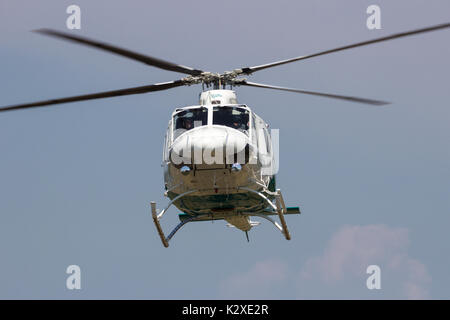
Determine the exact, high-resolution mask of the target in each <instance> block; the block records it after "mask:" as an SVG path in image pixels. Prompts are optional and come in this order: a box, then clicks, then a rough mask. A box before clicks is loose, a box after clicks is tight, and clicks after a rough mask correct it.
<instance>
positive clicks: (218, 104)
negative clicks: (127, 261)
mask: <svg viewBox="0 0 450 320" xmlns="http://www.w3.org/2000/svg"><path fill="white" fill-rule="evenodd" d="M449 27H450V23H445V24H439V25H435V26H431V27H426V28H421V29H416V30H412V31H406V32H401V33H395V34H392V35H389V36H385V37H381V38H376V39H372V40H367V41H363V42H358V43H353V44H350V45H346V46H341V47H338V48H334V49H331V50H325V51H320V52H317V53H314V54H309V55H304V56H298V57H294V58H290V59H285V60H280V61H275V62H271V63H267V64H263V65H257V66H252V67H242V68H238V69H234V70H232V71H226V72H223V73H212V72H208V71H203V70H199V69H195V68H191V67H187V66H184V65H180V64H176V63H173V62H169V61H166V60H162V59H159V58H155V57H152V56H149V55H144V54H140V53H136V52H133V51H130V50H128V49H123V48H120V47H117V46H114V45H110V44H107V43H104V42H100V41H96V40H92V39H89V38H86V37H82V36H78V35H73V34H69V33H65V32H61V31H57V30H52V29H38V30H34V31H35V32H37V33H40V34H43V35H47V36H51V37H55V38H59V39H62V40H68V41H71V42H75V43H78V44H82V45H86V46H89V47H92V48H96V49H100V50H103V51H106V52H110V53H114V54H117V55H119V56H122V57H126V58H129V59H132V60H135V61H138V62H141V63H144V64H146V65H149V66H153V67H157V68H160V69H164V70H167V71H172V72H178V73H182V74H184V75H186V76H185V77H184V78H181V79H178V80H174V81H168V82H162V83H156V84H150V85H144V86H139V87H132V88H125V89H119V90H111V91H104V92H98V93H91V94H84V95H78V96H71V97H65V98H57V99H50V100H45V101H39V102H32V103H25V104H18V105H11V106H4V107H0V112H5V111H13V110H22V109H29V108H36V107H44V106H50V105H56V104H64V103H69V102H77V101H86V100H94V99H102V98H111V97H118V96H125V95H133V94H142V93H148V92H156V91H162V90H167V89H172V88H176V87H181V86H191V85H197V84H201V85H202V91H201V93H200V96H199V104H198V105H192V106H185V107H180V108H176V109H175V110H174V111H173V113H172V115H171V117H170V120H169V123H168V127H167V131H166V134H165V139H164V148H163V156H162V167H163V172H164V189H165V192H164V195H165V196H166V197H168V198H169V202H168V204H167V205H166V207H165V208H164V209H163V210H158V209H157V208H156V202H154V201H151V202H150V208H151V214H152V219H153V222H154V224H155V227H156V230H157V232H158V234H159V236H160V238H161V242H162V244H163V245H164V247H168V246H169V241H170V240H171V239H172V238H173V236H174V235H175V233H176V232H177V231H178V230H180V228H181V227H183V226H184V225H185V224H187V223H189V222H196V221H214V220H224V221H226V222H227V223H228V224H227V226H230V227H235V228H237V229H239V230H242V231H243V232H245V234H246V238H247V241H248V240H249V237H248V232H249V231H250V229H252V228H253V227H254V226H257V225H259V224H260V222H258V221H252V220H251V218H252V217H258V218H262V219H265V220H268V221H269V222H271V223H272V224H273V225H274V226H275V227H276V228H277V229H278V230H279V231H280V232H281V233H282V235H283V236H284V237H285V238H286V239H287V240H290V239H291V235H290V233H289V230H288V228H287V224H286V219H285V215H290V214H300V208H299V207H298V206H297V207H286V204H285V202H284V199H283V195H282V193H281V190H280V189H278V188H277V187H276V173H277V170H278V159H277V156H278V146H277V144H276V143H274V142H275V141H276V139H275V138H277V133H276V132H269V125H268V123H266V122H265V121H264V120H263V119H262V118H261V117H259V116H258V115H257V114H256V113H255V112H254V111H253V109H251V108H250V107H249V106H248V105H246V104H241V103H238V99H237V95H236V92H235V91H234V90H233V89H234V88H236V87H240V86H247V87H256V88H264V89H273V90H281V91H288V92H294V93H301V94H307V95H314V96H319V97H325V98H331V99H340V100H345V101H349V102H356V103H362V104H367V105H372V106H383V105H387V104H389V102H386V101H381V100H374V99H367V98H360V97H355V96H345V95H338V94H331V93H323V92H316V91H309V90H303V89H293V88H287V87H280V86H273V85H268V84H262V83H255V82H250V81H248V80H247V78H245V76H250V75H252V74H253V73H255V72H258V71H261V70H264V69H268V68H272V67H276V66H280V65H284V64H287V63H291V62H296V61H301V60H306V59H310V58H315V57H318V56H323V55H327V54H331V53H334V52H338V51H344V50H348V49H352V48H357V47H362V46H365V45H370V44H375V43H379V42H383V41H388V40H393V39H398V38H402V37H407V36H412V35H416V34H421V33H426V32H431V31H436V30H441V29H445V28H449ZM172 205H174V206H175V207H177V208H178V209H179V210H180V211H181V212H182V213H180V214H179V219H180V223H179V224H178V225H176V226H175V228H174V229H173V230H172V231H171V232H170V233H169V234H168V235H167V236H166V235H165V233H164V231H163V230H162V227H161V224H160V221H161V219H162V217H163V216H164V214H165V213H166V212H167V211H168V209H169V208H170V207H171V206H172ZM273 216H278V219H279V223H278V222H277V221H276V220H275V219H274V218H273Z"/></svg>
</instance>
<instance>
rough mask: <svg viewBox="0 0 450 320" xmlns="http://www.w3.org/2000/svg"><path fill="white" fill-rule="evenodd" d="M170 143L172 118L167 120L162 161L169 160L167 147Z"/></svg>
mask: <svg viewBox="0 0 450 320" xmlns="http://www.w3.org/2000/svg"><path fill="white" fill-rule="evenodd" d="M171 143H172V120H170V121H169V125H168V127H167V131H166V135H165V138H164V149H163V162H165V161H169V153H168V149H169V146H170V144H171Z"/></svg>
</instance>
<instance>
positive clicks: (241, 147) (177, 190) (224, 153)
mask: <svg viewBox="0 0 450 320" xmlns="http://www.w3.org/2000/svg"><path fill="white" fill-rule="evenodd" d="M272 149H273V146H272V141H271V136H270V134H269V131H268V126H267V124H266V123H265V122H264V121H263V120H262V119H261V118H260V117H259V116H257V115H256V114H255V113H254V112H253V111H252V110H251V109H250V108H249V107H248V106H246V105H243V104H238V103H237V99H236V95H235V93H234V91H231V90H210V91H206V92H203V93H202V94H201V96H200V104H199V105H195V106H188V107H183V108H178V109H176V110H175V111H174V112H173V114H172V117H171V120H170V121H169V125H168V128H167V132H166V139H165V145H164V152H163V167H164V183H165V189H166V193H165V194H166V195H167V196H168V197H169V198H170V199H171V200H174V205H175V206H176V207H177V208H178V209H180V210H181V211H182V212H184V213H185V214H188V215H205V214H208V216H209V218H210V219H223V218H224V217H225V218H226V217H227V216H232V215H238V214H239V213H257V212H262V211H263V210H265V209H266V208H267V207H268V204H267V200H265V199H264V197H266V198H267V199H272V195H271V192H274V191H275V170H274V169H275V167H276V164H275V163H274V159H275V158H274V153H273V150H272ZM261 194H262V195H264V197H261Z"/></svg>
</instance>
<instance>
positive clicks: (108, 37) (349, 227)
mask: <svg viewBox="0 0 450 320" xmlns="http://www.w3.org/2000/svg"><path fill="white" fill-rule="evenodd" d="M374 3H376V4H378V5H379V6H380V7H381V19H382V29H381V30H368V29H367V27H366V18H367V14H366V8H367V7H368V6H369V5H371V4H374ZM71 4H74V2H72V1H39V2H29V1H10V0H0V61H1V64H0V65H1V70H0V83H1V86H0V88H1V89H0V92H1V95H0V105H8V104H15V103H21V102H28V101H34V100H40V99H47V98H52V97H62V96H68V95H76V94H82V93H88V92H96V91H102V90H110V89H119V88H124V87H132V86H137V85H145V84H150V83H156V82H163V81H170V80H174V79H178V78H180V77H182V76H183V75H181V74H176V73H173V72H168V71H164V70H159V69H156V68H151V67H147V66H145V65H142V64H140V63H137V62H134V61H131V60H127V59H124V58H121V57H117V56H114V55H111V54H108V53H104V52H100V51H96V50H93V49H89V48H85V47H82V46H77V45H75V44H71V43H66V42H63V41H58V40H56V39H52V38H48V37H44V36H41V35H38V34H34V33H31V32H29V31H30V30H33V29H37V28H42V27H49V28H54V29H58V30H62V31H68V30H67V29H66V27H65V21H66V18H67V16H68V15H67V14H66V13H65V11H66V8H67V6H69V5H71ZM76 4H77V5H79V6H80V7H81V10H82V22H81V30H77V31H72V32H73V33H75V34H80V35H84V36H89V37H92V38H94V39H101V40H103V41H106V42H110V43H113V44H116V45H119V46H122V47H126V48H129V49H131V50H135V51H138V52H142V53H144V54H145V53H147V54H150V55H153V56H156V57H161V58H163V59H167V60H169V61H173V62H176V63H180V64H184V65H188V66H192V67H195V68H200V69H203V70H209V71H213V72H222V71H225V70H231V69H234V68H238V67H243V66H252V65H259V64H263V63H268V62H271V61H275V60H279V59H285V58H290V57H294V56H298V55H302V54H309V53H314V52H317V51H320V50H324V49H330V48H334V47H337V46H340V45H345V44H349V43H352V42H357V41H362V40H366V39H370V38H375V37H380V36H383V35H388V34H391V33H395V32H400V31H406V30H409V29H414V28H418V27H424V26H429V25H434V24H439V23H444V22H448V21H449V15H448V13H449V12H450V3H449V2H448V1H438V0H433V1H427V2H424V1H418V0H417V1H416V0H409V1H406V0H402V1H400V0H399V1H395V2H393V1H385V0H379V1H377V2H373V1H356V0H351V1H346V2H345V5H343V3H342V2H341V1H331V0H330V1H328V0H327V1H302V2H299V1H295V2H294V1H278V2H276V3H275V2H273V1H245V2H242V1H241V2H240V1H226V2H218V1H153V2H152V3H149V2H148V1H127V2H125V1H120V2H119V1H95V2H92V1H77V2H76ZM449 37H450V31H449V30H444V31H438V32H434V33H430V34H425V35H419V36H414V37H409V38H405V39H401V40H396V41H392V42H386V43H381V44H377V45H373V46H368V47H364V48H358V49H354V50H350V51H346V52H340V53H335V54H332V55H328V56H323V57H318V58H316V59H310V60H307V61H301V62H297V63H293V64H289V65H286V66H280V67H277V68H273V69H270V70H265V71H261V72H259V73H257V74H255V75H254V76H252V77H251V80H252V81H255V82H262V83H269V84H273V85H280V86H290V87H295V88H302V89H307V90H317V91H324V92H331V93H337V94H347V95H356V96H361V97H367V98H374V99H380V100H387V101H392V102H393V104H391V105H389V106H387V107H382V108H377V107H370V106H365V105H358V104H353V103H349V102H343V101H334V100H329V99H325V98H318V97H309V96H303V95H299V94H294V93H286V92H276V91H272V90H262V89H256V88H238V89H237V93H238V98H239V101H240V102H241V103H246V104H248V105H249V106H250V107H252V108H253V109H254V110H255V111H256V112H257V113H258V114H259V115H260V116H262V117H263V118H264V119H265V120H266V121H268V122H269V123H270V126H271V127H272V128H278V129H280V153H281V154H280V172H279V175H278V180H277V182H278V186H279V187H280V188H281V189H282V191H283V193H284V197H285V200H286V202H287V204H288V205H300V206H301V208H302V215H300V216H290V217H288V218H287V222H288V226H289V228H290V231H291V234H292V240H291V241H286V240H284V238H283V237H282V236H281V235H280V234H279V233H278V232H277V231H276V230H275V229H274V228H273V226H271V225H269V224H266V223H263V224H262V225H260V226H258V227H256V228H255V229H253V230H252V231H251V232H250V243H247V242H246V240H245V236H244V234H243V233H242V232H239V231H237V230H233V229H230V228H226V227H225V223H224V222H214V223H210V222H201V223H197V224H194V223H192V224H190V225H187V226H186V227H185V228H184V229H183V230H181V231H180V232H179V233H178V234H177V235H176V237H175V238H174V241H173V242H172V243H171V247H170V248H169V249H165V248H163V247H162V245H161V243H160V240H159V238H158V236H157V234H156V232H155V228H154V225H153V224H152V220H151V216H150V212H149V202H150V201H151V200H155V201H157V203H158V205H159V206H162V205H163V204H165V203H166V200H165V199H164V197H163V179H162V170H161V169H162V168H161V167H160V163H161V154H162V144H163V136H164V132H165V128H166V125H167V122H168V120H169V117H170V114H171V112H172V110H173V109H174V108H175V107H179V106H185V105H189V104H195V103H197V98H198V93H199V92H200V87H186V88H176V89H173V90H170V91H166V92H161V93H154V94H146V95H136V96H129V97H120V98H115V99H105V100H98V101H90V102H80V103H74V104H66V105H60V106H55V107H49V108H42V109H34V110H29V111H18V112H9V113H2V114H0V195H1V196H0V199H1V201H0V298H3V299H11V298H31V299H37V298H44V299H48V298H62V299H79V298H86V299H90V298H124V299H132V298H137V299H142V298H148V299H155V298H159V299H170V298H175V299H178V298H193V299H202V298H210V299H227V298H250V299H252V298H269V299H299V298H306V299H310V298H332V299H333V298H343V299H346V298H361V299H379V298H388V299H391V298H446V299H448V298H450V294H449V290H448V288H449V287H450V277H449V276H448V270H449V267H450V258H449V255H448V254H447V252H449V251H450V241H449V240H450V239H449V235H448V226H449V224H450V200H449V199H450V194H449V193H450V166H449V163H450V148H449V147H450V129H449V126H448V123H449V120H450V109H449V108H448V105H449V103H448V101H449V100H450V91H449V90H448V83H449V82H448V74H449V71H450V63H449V60H448V57H449V56H450V45H449V43H450V42H449ZM177 213H178V212H177V210H175V209H172V210H171V211H170V212H169V213H168V214H167V215H166V216H165V218H167V220H166V221H164V227H165V228H166V229H168V228H169V227H170V226H172V225H173V224H175V223H177ZM71 264H76V265H79V266H80V267H81V272H82V289H81V290H79V291H76V290H74V291H69V290H67V289H66V287H65V283H66V278H67V276H68V275H67V274H66V273H65V270H66V268H67V266H69V265H71ZM370 264H377V265H379V266H380V267H381V279H382V289H381V290H368V289H367V288H366V286H365V284H366V278H367V277H368V275H367V274H365V270H366V267H367V266H368V265H370Z"/></svg>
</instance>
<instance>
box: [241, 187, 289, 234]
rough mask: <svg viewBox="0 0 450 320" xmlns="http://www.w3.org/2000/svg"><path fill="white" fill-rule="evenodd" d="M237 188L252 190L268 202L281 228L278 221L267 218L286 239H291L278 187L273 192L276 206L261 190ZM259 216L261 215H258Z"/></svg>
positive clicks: (284, 207) (244, 188)
mask: <svg viewBox="0 0 450 320" xmlns="http://www.w3.org/2000/svg"><path fill="white" fill-rule="evenodd" d="M238 189H242V190H246V191H250V192H253V193H255V194H257V195H258V196H260V197H261V198H263V199H264V200H265V201H266V202H267V204H269V205H270V206H271V207H272V209H273V210H274V211H275V212H276V213H277V214H278V218H280V222H281V228H280V227H279V225H278V223H276V222H275V221H273V220H272V219H267V220H269V221H270V222H272V223H273V224H274V225H275V226H276V227H277V228H278V229H280V231H281V232H282V233H283V234H284V237H285V238H286V240H291V235H290V234H289V230H288V228H287V224H286V220H285V219H284V214H285V213H286V212H287V210H286V206H285V204H284V200H283V196H282V195H281V190H280V189H277V192H276V193H275V194H276V195H275V201H276V204H277V205H276V206H275V205H274V204H273V203H272V201H270V200H269V199H268V198H267V197H266V196H265V195H263V194H262V193H261V192H258V191H256V190H253V189H250V188H247V187H238ZM259 216H261V215H259ZM266 218H268V217H266Z"/></svg>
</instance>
